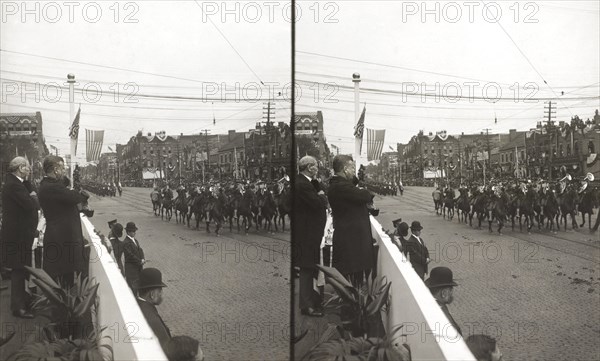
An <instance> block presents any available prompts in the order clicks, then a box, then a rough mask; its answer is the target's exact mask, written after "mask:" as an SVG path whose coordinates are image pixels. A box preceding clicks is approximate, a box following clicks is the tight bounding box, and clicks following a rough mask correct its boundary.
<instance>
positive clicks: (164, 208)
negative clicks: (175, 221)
mask: <svg viewBox="0 0 600 361" xmlns="http://www.w3.org/2000/svg"><path fill="white" fill-rule="evenodd" d="M163 216H164V218H167V222H168V221H170V220H171V217H173V191H171V190H170V189H166V190H164V192H163V196H162V199H161V204H160V219H161V220H162V219H164V218H163Z"/></svg>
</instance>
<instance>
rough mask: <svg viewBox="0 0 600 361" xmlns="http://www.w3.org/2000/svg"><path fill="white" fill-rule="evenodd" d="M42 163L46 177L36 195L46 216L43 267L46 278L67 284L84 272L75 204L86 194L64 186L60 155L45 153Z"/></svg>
mask: <svg viewBox="0 0 600 361" xmlns="http://www.w3.org/2000/svg"><path fill="white" fill-rule="evenodd" d="M43 166H44V172H45V173H46V176H45V177H44V179H42V182H41V183H40V195H39V198H40V206H41V207H42V210H43V211H44V217H46V233H45V234H44V256H43V257H44V265H43V269H44V271H46V273H48V274H49V275H50V277H52V278H55V279H62V282H63V283H64V284H65V285H66V286H70V285H72V284H73V281H74V273H75V272H81V273H83V274H84V275H85V274H87V268H88V264H87V260H86V258H87V256H86V254H87V252H86V251H85V248H84V239H83V232H82V231H81V218H80V216H79V209H78V208H77V204H78V203H82V202H85V201H86V200H87V198H88V197H89V196H87V195H86V194H85V193H84V192H80V191H75V190H72V189H68V188H67V186H66V184H67V182H66V177H65V163H64V160H63V159H62V158H61V157H57V156H54V155H49V156H47V157H46V158H45V159H44V164H43Z"/></svg>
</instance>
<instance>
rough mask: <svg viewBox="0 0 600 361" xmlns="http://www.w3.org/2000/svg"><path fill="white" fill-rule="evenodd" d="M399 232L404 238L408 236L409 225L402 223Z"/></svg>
mask: <svg viewBox="0 0 600 361" xmlns="http://www.w3.org/2000/svg"><path fill="white" fill-rule="evenodd" d="M398 231H399V232H400V235H401V236H402V237H406V236H408V223H406V222H402V223H400V224H399V225H398Z"/></svg>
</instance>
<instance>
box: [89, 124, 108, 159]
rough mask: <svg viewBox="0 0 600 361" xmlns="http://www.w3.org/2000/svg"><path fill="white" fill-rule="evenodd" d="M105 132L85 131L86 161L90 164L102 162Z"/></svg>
mask: <svg viewBox="0 0 600 361" xmlns="http://www.w3.org/2000/svg"><path fill="white" fill-rule="evenodd" d="M103 141H104V130H89V129H86V130H85V145H86V149H85V160H86V161H88V162H91V161H95V160H100V153H101V152H102V142H103Z"/></svg>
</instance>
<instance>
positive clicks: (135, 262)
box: [123, 222, 146, 295]
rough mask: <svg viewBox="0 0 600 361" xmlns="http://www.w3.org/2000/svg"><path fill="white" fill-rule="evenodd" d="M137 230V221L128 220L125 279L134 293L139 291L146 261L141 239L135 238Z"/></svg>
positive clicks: (125, 242) (125, 240)
mask: <svg viewBox="0 0 600 361" xmlns="http://www.w3.org/2000/svg"><path fill="white" fill-rule="evenodd" d="M137 230H138V228H137V227H136V225H135V223H133V222H127V226H125V232H126V233H127V236H126V237H125V239H124V240H123V255H124V258H125V264H124V268H125V279H126V280H127V284H128V285H129V288H131V291H132V292H133V294H134V295H135V294H136V293H137V288H138V281H139V278H140V273H141V272H142V270H143V269H144V264H145V263H146V260H145V258H144V250H143V249H142V247H141V246H140V243H139V241H138V240H137V239H136V238H135V233H136V232H137Z"/></svg>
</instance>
